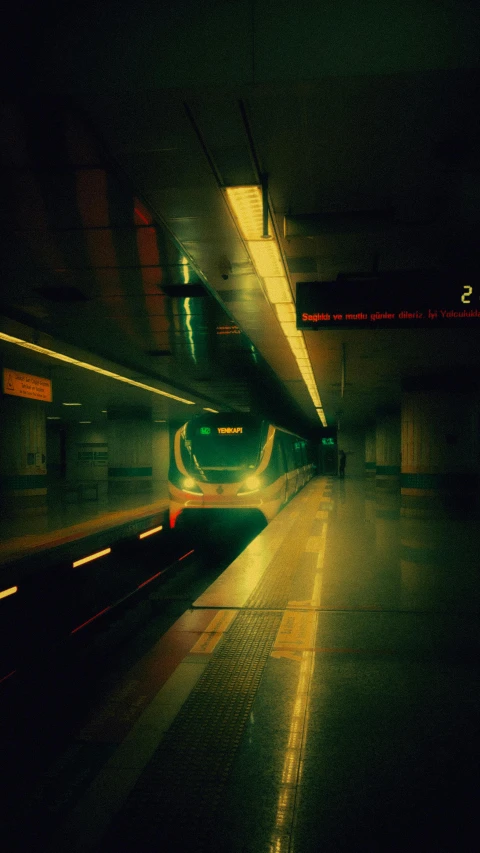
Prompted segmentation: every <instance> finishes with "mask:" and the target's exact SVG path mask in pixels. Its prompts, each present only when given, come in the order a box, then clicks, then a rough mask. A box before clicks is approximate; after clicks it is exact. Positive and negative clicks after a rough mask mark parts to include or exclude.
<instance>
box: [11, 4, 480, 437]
mask: <svg viewBox="0 0 480 853" xmlns="http://www.w3.org/2000/svg"><path fill="white" fill-rule="evenodd" d="M27 12H28V14H27ZM17 17H18V20H17V25H16V27H15V26H14V28H13V29H12V31H11V33H10V34H9V35H8V37H7V41H8V44H7V45H5V50H4V51H3V57H4V59H5V60H6V63H8V70H7V68H6V69H5V70H4V72H3V78H4V80H5V82H7V83H10V85H9V86H7V87H6V89H7V90H8V91H7V93H6V95H7V96H6V98H5V99H4V102H3V106H2V112H1V133H0V137H1V143H0V146H1V162H2V184H3V188H4V189H3V192H2V213H1V242H2V259H1V269H2V283H1V287H0V300H1V306H0V307H1V310H0V313H1V314H2V316H3V320H2V330H3V331H4V332H7V333H8V332H9V333H10V334H13V335H15V333H16V334H17V335H18V336H21V334H25V335H27V336H28V335H29V334H30V335H32V334H33V335H35V340H36V342H39V341H40V342H41V343H42V344H43V345H44V346H47V347H48V346H49V345H50V347H51V348H54V346H53V344H54V345H55V346H56V347H57V348H62V347H63V351H65V352H67V351H68V352H70V353H73V354H74V355H76V356H77V358H78V357H79V354H80V353H84V354H85V353H86V354H89V356H88V357H89V358H91V359H93V360H94V361H95V363H97V364H98V365H103V366H104V367H105V366H108V365H110V368H111V369H113V368H112V365H113V366H115V369H116V370H117V372H120V371H123V372H124V373H125V375H127V376H128V377H130V378H134V379H135V380H136V381H140V382H142V383H144V384H153V385H154V386H155V387H157V388H158V389H163V390H165V391H170V392H171V393H173V394H177V395H180V396H182V397H187V398H189V399H191V400H192V402H194V403H195V411H198V410H199V409H200V410H201V408H202V407H205V406H209V407H212V408H216V409H233V410H248V409H250V410H252V411H259V412H262V413H264V414H266V415H268V416H269V417H271V418H272V419H273V420H276V421H277V422H281V423H283V424H284V425H285V426H287V427H289V428H291V429H295V430H296V431H302V429H303V430H304V431H308V430H312V431H315V430H317V429H318V427H319V426H320V422H319V419H318V415H317V412H316V410H315V406H314V403H313V402H312V398H311V395H310V393H309V391H308V389H307V387H306V385H305V383H304V381H303V379H302V375H301V373H300V371H299V368H298V364H297V361H296V360H295V357H294V355H293V353H292V350H291V348H290V346H289V343H288V341H287V338H286V337H285V335H284V333H283V331H282V328H281V326H280V323H279V321H278V319H277V314H276V311H275V307H274V305H272V304H271V303H270V301H269V299H268V295H267V292H266V289H265V286H264V282H263V281H262V279H261V278H260V277H259V276H258V275H257V272H256V270H255V266H254V264H253V262H252V258H251V256H250V254H249V251H248V247H247V245H246V243H245V241H244V240H243V239H242V236H241V234H240V232H239V229H238V226H237V224H236V221H235V218H234V216H233V215H232V212H231V210H230V208H229V205H228V202H227V198H226V193H225V188H226V187H228V186H239V185H258V184H260V182H261V178H262V175H267V176H268V194H269V204H270V214H271V219H272V221H271V228H272V231H273V232H274V233H275V235H276V237H277V240H278V244H279V246H280V249H281V252H282V255H283V259H284V263H285V266H286V270H287V273H288V277H289V281H290V286H291V289H292V293H293V295H294V296H295V292H296V286H297V284H298V283H299V282H305V281H335V280H336V279H337V276H338V275H345V274H350V275H353V276H356V277H357V278H358V287H359V288H368V287H369V279H368V277H366V276H368V275H370V276H376V275H377V274H379V273H381V272H382V271H400V270H403V271H407V272H409V271H410V272H413V271H417V270H425V269H427V270H433V271H438V272H439V274H441V275H442V281H445V279H446V281H447V283H448V281H449V278H451V282H452V284H451V287H452V294H453V293H454V294H455V295H454V296H452V299H453V298H454V299H457V295H456V294H457V292H458V302H459V306H460V296H461V293H462V287H463V285H464V284H468V285H469V286H472V287H473V297H474V298H475V299H476V300H477V302H478V299H479V296H480V285H478V272H477V269H478V260H479V243H478V233H479V226H480V222H479V219H480V215H479V210H480V205H479V201H480V157H479V146H480V118H479V113H478V106H477V105H478V100H479V80H480V74H479V64H478V63H479V56H480V47H479V46H480V26H479V25H480V11H479V10H478V8H477V6H476V5H475V4H473V3H470V2H467V0H465V2H462V0H458V2H455V1H454V0H439V2H436V3H432V2H430V0H419V2H417V3H415V4H406V5H405V6H404V5H403V4H398V2H393V0H392V2H390V0H377V2H372V3H368V4H365V3H361V2H354V0H346V2H345V3H341V4H339V3H323V4H313V3H311V2H307V0H297V2H296V3H294V4H292V3H287V2H284V0H277V2H275V3H273V0H256V2H250V0H230V2H227V0H208V2H204V3H202V4H198V3H195V4H194V3H192V2H189V0H178V2H176V3H175V4H173V3H171V4H170V3H163V4H162V3H159V4H153V3H150V2H146V0H142V2H136V3H135V4H133V3H132V4H131V5H129V4H127V3H121V2H120V3H119V2H116V3H113V2H110V0H108V2H104V3H102V4H101V6H99V5H98V4H90V3H86V4H82V6H81V8H79V9H75V10H70V9H68V7H65V4H62V5H60V4H57V3H50V4H48V3H47V4H46V6H43V5H42V9H41V10H39V9H36V7H35V5H32V6H29V4H25V3H23V4H22V3H20V4H19V6H18V9H17ZM439 280H440V279H439ZM439 286H440V285H439ZM442 286H445V285H444V284H442ZM453 288H455V291H453ZM452 299H450V301H452ZM478 304H479V307H480V303H478ZM399 307H400V306H399ZM29 330H30V331H29ZM31 330H33V332H32V331H31ZM304 338H305V344H306V347H307V351H308V355H309V358H310V362H311V365H312V369H313V373H314V376H315V381H316V385H317V388H318V392H319V395H320V398H321V402H322V405H323V409H324V412H325V418H326V422H327V423H328V425H329V426H331V427H335V426H337V424H340V425H341V428H344V429H346V428H355V427H360V426H364V425H365V424H367V423H369V422H371V421H372V420H373V419H374V418H375V413H376V412H378V411H383V410H389V409H394V408H396V407H398V406H399V403H400V398H401V389H402V386H404V385H405V383H406V382H408V381H409V380H411V379H412V377H419V376H430V375H438V376H443V375H447V374H448V375H449V376H450V377H451V378H452V379H453V381H455V376H456V375H458V377H463V378H464V377H465V376H471V377H472V383H475V382H476V381H477V376H478V372H479V367H480V355H479V347H478V333H477V332H475V331H471V330H462V331H457V330H453V329H443V330H439V329H415V330H413V329H391V330H380V329H379V330H375V331H370V330H361V329H356V330H342V329H335V330H325V329H324V330H321V331H305V332H304ZM11 346H12V345H9V344H4V345H3V347H4V355H3V360H4V361H5V359H6V360H7V361H8V358H9V353H10V351H11V350H10V349H9V348H10V347H11ZM5 353H6V355H5ZM30 356H31V353H30ZM36 357H38V358H41V356H36ZM44 359H46V363H48V365H49V368H51V370H52V371H53V373H52V375H54V376H55V378H56V386H57V389H58V400H59V401H60V400H61V399H62V398H63V397H64V396H65V395H67V394H68V383H71V382H72V373H71V370H70V369H69V368H67V367H65V365H62V364H58V363H55V362H54V361H52V360H51V359H49V358H47V357H46V356H45V357H44ZM82 382H83V383H84V385H85V388H84V394H85V399H86V398H88V397H89V396H90V398H92V399H93V395H94V394H100V396H101V400H102V409H103V408H104V407H106V406H107V405H119V404H120V403H121V402H122V400H123V401H124V402H125V401H127V400H128V399H129V397H128V395H129V394H131V393H132V392H131V391H130V390H128V393H127V391H126V389H125V386H121V385H120V384H119V383H117V384H116V385H112V384H111V383H109V384H108V390H104V391H101V390H100V387H102V388H104V389H106V385H105V383H106V382H107V380H105V379H104V378H103V379H102V378H97V379H95V380H93V379H92V377H91V376H90V375H89V376H88V381H87V380H86V379H85V380H82ZM102 383H103V384H102ZM70 387H71V384H70ZM142 393H144V394H148V392H142ZM191 410H194V406H185V405H184V406H183V409H182V404H181V403H177V402H175V401H172V399H171V398H167V397H162V396H161V395H156V397H155V414H156V415H157V416H158V417H162V416H165V417H172V416H174V417H181V416H182V415H183V414H187V411H188V414H187V416H189V415H190V413H191Z"/></svg>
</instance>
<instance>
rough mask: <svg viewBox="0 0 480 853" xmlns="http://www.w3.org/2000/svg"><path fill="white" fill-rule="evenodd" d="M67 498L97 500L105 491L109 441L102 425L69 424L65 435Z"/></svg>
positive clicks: (103, 495) (106, 486)
mask: <svg viewBox="0 0 480 853" xmlns="http://www.w3.org/2000/svg"><path fill="white" fill-rule="evenodd" d="M66 480H67V487H66V494H67V500H68V501H69V502H70V503H71V502H75V501H89V500H99V499H101V498H105V497H106V496H107V491H108V443H107V430H106V427H105V426H98V425H96V424H70V425H69V427H68V432H67V439H66Z"/></svg>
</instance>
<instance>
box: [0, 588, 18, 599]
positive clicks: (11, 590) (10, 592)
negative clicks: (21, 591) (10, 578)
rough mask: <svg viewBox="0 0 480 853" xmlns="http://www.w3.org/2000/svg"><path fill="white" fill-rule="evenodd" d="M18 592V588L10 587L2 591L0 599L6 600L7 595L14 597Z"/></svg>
mask: <svg viewBox="0 0 480 853" xmlns="http://www.w3.org/2000/svg"><path fill="white" fill-rule="evenodd" d="M16 592H18V586H11V587H9V588H8V589H2V591H1V592H0V598H8V596H9V595H15V593H16Z"/></svg>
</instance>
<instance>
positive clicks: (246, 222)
mask: <svg viewBox="0 0 480 853" xmlns="http://www.w3.org/2000/svg"><path fill="white" fill-rule="evenodd" d="M225 192H226V196H227V201H228V203H229V205H230V209H231V210H232V213H233V215H234V217H235V219H236V221H237V224H238V228H239V230H240V233H241V235H242V237H243V239H244V240H245V243H246V246H247V249H248V252H249V254H250V257H251V259H252V261H253V264H254V266H255V270H256V272H257V275H258V276H259V277H260V278H261V279H263V285H264V288H265V290H266V293H267V297H268V299H269V301H270V303H271V304H272V305H275V308H276V311H277V317H278V320H279V322H280V325H281V327H282V331H283V333H284V335H285V336H286V338H287V340H288V343H289V344H290V347H291V349H292V352H293V354H294V356H295V358H296V360H297V364H298V366H299V368H300V371H301V373H302V378H303V380H304V381H305V384H306V385H307V388H308V390H309V392H310V395H311V397H312V400H313V402H314V404H315V406H317V404H318V406H321V401H320V396H319V394H318V389H317V386H316V383H315V378H314V375H313V371H312V368H311V363H310V358H309V356H308V352H307V348H306V346H305V339H304V335H303V332H302V331H301V330H300V329H297V324H296V310H295V303H294V301H293V297H292V292H291V290H290V284H289V280H288V276H287V275H286V270H285V267H284V264H283V259H282V255H281V252H280V248H279V245H278V243H277V240H276V238H275V237H264V236H263V233H264V208H263V205H264V199H263V193H262V188H261V187H260V186H258V185H250V186H240V187H226V190H225ZM267 216H268V221H269V226H270V225H271V219H270V216H269V213H268V212H267ZM269 231H270V233H272V231H271V230H270V228H269ZM205 411H209V410H208V409H206V410H205ZM322 413H323V410H322ZM319 417H321V416H320V414H319ZM323 417H324V416H323ZM322 422H323V421H322ZM324 425H325V426H326V423H325V424H324Z"/></svg>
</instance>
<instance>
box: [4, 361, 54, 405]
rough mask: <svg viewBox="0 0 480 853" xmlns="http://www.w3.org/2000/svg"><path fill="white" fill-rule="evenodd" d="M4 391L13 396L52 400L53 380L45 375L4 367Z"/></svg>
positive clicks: (48, 401)
mask: <svg viewBox="0 0 480 853" xmlns="http://www.w3.org/2000/svg"><path fill="white" fill-rule="evenodd" d="M3 393H4V394H11V395H12V396H13V397H28V398H29V399H30V400H43V402H44V403H51V402H52V382H51V380H50V379H45V377H44V376H33V375H32V374H30V373H21V372H20V371H18V370H10V368H8V367H4V368H3Z"/></svg>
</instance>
